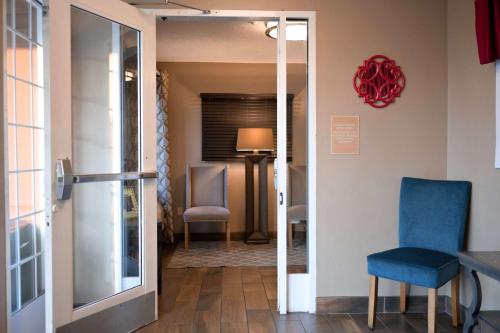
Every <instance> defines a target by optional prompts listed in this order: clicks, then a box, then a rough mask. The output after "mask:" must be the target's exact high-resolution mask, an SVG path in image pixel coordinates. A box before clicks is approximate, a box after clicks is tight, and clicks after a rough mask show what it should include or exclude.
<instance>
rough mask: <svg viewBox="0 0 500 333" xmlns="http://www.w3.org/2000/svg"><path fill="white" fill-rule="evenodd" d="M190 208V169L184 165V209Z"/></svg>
mask: <svg viewBox="0 0 500 333" xmlns="http://www.w3.org/2000/svg"><path fill="white" fill-rule="evenodd" d="M188 208H191V167H190V166H189V164H186V209H188Z"/></svg>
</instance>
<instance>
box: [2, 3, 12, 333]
mask: <svg viewBox="0 0 500 333" xmlns="http://www.w3.org/2000/svg"><path fill="white" fill-rule="evenodd" d="M5 23H6V20H5V1H2V3H1V4H0V45H2V54H1V55H0V65H1V68H2V74H1V77H0V105H1V106H2V116H1V117H0V146H1V147H2V148H3V153H2V154H1V155H0V174H1V177H2V180H3V184H4V185H3V186H2V188H1V189H0V220H1V221H2V222H1V225H0V252H2V253H3V254H2V255H1V256H0V331H5V332H8V327H9V325H8V323H9V317H10V310H9V309H8V307H7V304H10V302H9V301H8V300H9V297H8V296H7V291H10V286H9V284H8V283H7V280H8V279H7V272H8V268H7V266H8V264H7V258H8V255H9V246H7V244H9V240H8V239H7V237H8V236H7V234H8V232H7V223H5V217H6V214H5V213H6V211H7V209H6V207H7V204H6V202H5V193H6V189H7V186H5V184H7V182H6V177H5V170H4V165H5V161H6V160H7V156H6V149H5V142H4V138H5V137H4V122H5V119H6V118H7V117H6V116H5V113H6V112H5V110H6V104H5V102H4V92H5V90H4V79H5V69H6V66H5V59H4V54H5V51H6V49H7V46H6V44H7V43H4V41H5V34H6V30H7V29H6V28H5V27H4V24H5ZM5 141H6V140H5Z"/></svg>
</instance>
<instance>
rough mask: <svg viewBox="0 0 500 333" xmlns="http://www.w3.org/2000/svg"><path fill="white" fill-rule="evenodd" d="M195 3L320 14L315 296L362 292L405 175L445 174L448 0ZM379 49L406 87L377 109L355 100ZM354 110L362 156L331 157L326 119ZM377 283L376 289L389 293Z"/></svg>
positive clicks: (393, 224) (385, 239)
mask: <svg viewBox="0 0 500 333" xmlns="http://www.w3.org/2000/svg"><path fill="white" fill-rule="evenodd" d="M196 5H197V6H199V7H202V8H218V9H269V10H280V9H283V8H286V9H287V10H316V12H317V31H318V33H317V50H318V52H317V93H318V95H317V101H318V123H317V125H318V135H317V175H318V184H317V188H318V191H317V198H318V199H317V208H318V210H317V212H318V213H317V216H318V220H317V244H316V246H317V253H318V257H317V261H318V262H317V264H318V271H317V273H318V278H317V295H318V296H341V295H367V278H366V255H368V254H369V253H372V252H374V251H379V250H382V249H386V248H389V247H392V246H396V245H397V243H398V234H397V233H398V219H397V214H398V192H399V182H400V179H401V177H402V176H416V177H428V178H446V162H447V158H446V141H447V136H446V130H447V96H446V90H447V89H446V87H447V23H446V17H447V2H446V1H445V0H419V1H414V0H379V1H369V0H350V1H345V0H321V1H320V0H316V1H307V0H276V1H267V0H244V1H238V2H235V1H231V0H200V1H197V2H196ZM379 53H382V54H386V55H388V56H390V57H393V58H395V59H396V60H397V62H398V63H399V64H400V65H401V67H402V69H403V71H404V72H405V74H406V76H407V79H408V83H407V87H406V90H405V91H404V93H403V95H402V97H401V98H399V99H398V101H397V102H396V104H394V105H392V106H390V107H388V108H386V109H384V110H375V109H372V108H370V107H368V106H366V105H363V103H362V101H361V100H360V99H359V98H358V97H357V96H356V94H355V93H354V91H353V88H352V76H353V74H354V72H355V70H356V68H357V66H359V65H360V64H361V62H362V61H363V59H365V58H367V57H369V56H372V55H374V54H379ZM332 114H359V115H360V116H361V155H360V156H344V157H341V156H332V155H330V125H329V121H330V116H331V115H332ZM398 290H399V289H398V288H397V285H396V284H395V283H391V282H387V281H382V282H381V294H382V295H388V294H392V295H396V294H397V292H398Z"/></svg>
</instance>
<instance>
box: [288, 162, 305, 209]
mask: <svg viewBox="0 0 500 333" xmlns="http://www.w3.org/2000/svg"><path fill="white" fill-rule="evenodd" d="M288 177H289V180H288V184H289V188H288V193H289V194H288V195H289V198H290V205H291V206H294V205H305V204H306V202H307V169H306V167H305V166H304V165H301V166H292V165H289V166H288Z"/></svg>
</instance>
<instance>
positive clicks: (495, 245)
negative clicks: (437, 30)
mask: <svg viewBox="0 0 500 333" xmlns="http://www.w3.org/2000/svg"><path fill="white" fill-rule="evenodd" d="M448 9H449V11H448V46H449V49H448V82H449V86H448V178H450V179H468V180H470V181H472V183H473V186H472V203H471V204H472V206H471V218H470V226H469V237H468V249H469V250H478V251H479V250H497V251H498V250H500V242H499V234H500V225H499V221H500V204H499V203H500V170H497V169H495V168H494V159H495V65H494V64H489V65H483V66H481V65H479V58H478V55H477V46H476V36H475V30H474V1H473V0H453V1H449V3H448ZM480 280H481V282H482V284H483V286H482V287H483V306H484V307H483V308H484V309H495V308H496V309H498V308H499V306H500V301H499V300H500V288H499V283H498V282H495V281H492V280H490V279H488V278H485V277H484V276H480ZM466 285H467V286H468V284H466ZM467 289H468V288H467ZM465 304H468V302H466V303H465Z"/></svg>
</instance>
